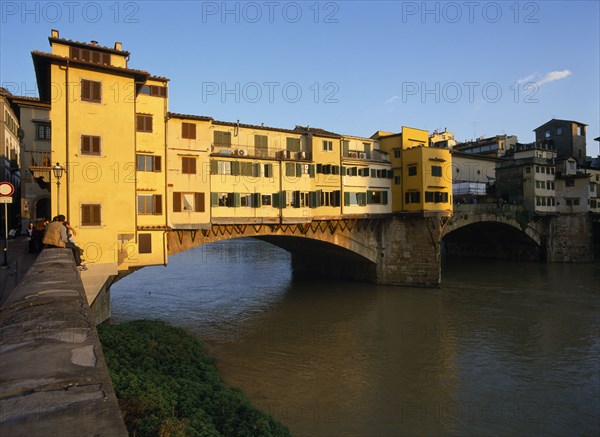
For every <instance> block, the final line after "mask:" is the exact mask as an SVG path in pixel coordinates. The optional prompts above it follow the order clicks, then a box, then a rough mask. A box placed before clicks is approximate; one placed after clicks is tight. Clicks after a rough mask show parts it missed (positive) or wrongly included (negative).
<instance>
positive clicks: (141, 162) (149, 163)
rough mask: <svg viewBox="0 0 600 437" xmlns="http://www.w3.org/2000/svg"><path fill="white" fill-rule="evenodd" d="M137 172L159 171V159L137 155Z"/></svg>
mask: <svg viewBox="0 0 600 437" xmlns="http://www.w3.org/2000/svg"><path fill="white" fill-rule="evenodd" d="M137 171H152V172H160V171H161V157H160V156H154V155H137Z"/></svg>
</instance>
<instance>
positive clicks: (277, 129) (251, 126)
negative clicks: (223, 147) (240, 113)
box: [213, 120, 298, 134]
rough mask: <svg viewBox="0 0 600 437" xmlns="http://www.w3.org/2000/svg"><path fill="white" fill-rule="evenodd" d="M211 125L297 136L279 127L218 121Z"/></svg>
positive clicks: (291, 131)
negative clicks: (271, 131)
mask: <svg viewBox="0 0 600 437" xmlns="http://www.w3.org/2000/svg"><path fill="white" fill-rule="evenodd" d="M213 124H218V125H221V126H233V127H243V128H247V129H263V130H274V131H278V132H286V133H290V134H297V133H298V132H296V131H293V130H291V129H283V128H280V127H269V126H262V125H261V126H257V125H254V124H244V123H237V122H230V121H220V120H213Z"/></svg>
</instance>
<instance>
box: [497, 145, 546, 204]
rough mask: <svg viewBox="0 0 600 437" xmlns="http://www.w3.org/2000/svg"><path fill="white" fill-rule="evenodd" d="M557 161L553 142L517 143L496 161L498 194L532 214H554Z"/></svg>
mask: <svg viewBox="0 0 600 437" xmlns="http://www.w3.org/2000/svg"><path fill="white" fill-rule="evenodd" d="M555 160H556V150H555V148H554V145H553V144H552V143H551V142H545V143H529V144H521V143H517V144H516V147H515V149H514V151H512V152H511V153H509V154H507V156H505V158H504V159H503V160H502V161H500V162H498V164H497V167H496V195H497V196H498V197H499V198H501V199H503V200H504V201H506V202H508V203H511V204H523V205H524V206H525V208H526V209H527V211H528V212H530V213H531V214H540V215H543V214H553V213H555V212H556V211H557V202H556V188H557V187H556V181H555V176H556V166H555Z"/></svg>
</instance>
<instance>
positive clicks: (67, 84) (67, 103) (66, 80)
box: [50, 60, 71, 220]
mask: <svg viewBox="0 0 600 437" xmlns="http://www.w3.org/2000/svg"><path fill="white" fill-rule="evenodd" d="M60 69H61V70H64V71H65V168H66V169H67V182H66V184H65V185H66V187H67V188H66V191H67V196H66V198H67V209H66V214H67V217H68V220H71V189H70V187H71V184H70V178H71V175H69V173H68V172H69V99H70V95H69V61H68V60H67V66H66V67H64V68H63V67H60ZM57 189H59V188H57ZM57 197H59V196H57ZM50 209H51V210H52V208H50ZM58 209H60V205H57V212H58Z"/></svg>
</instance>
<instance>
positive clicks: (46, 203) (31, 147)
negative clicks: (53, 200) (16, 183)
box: [10, 96, 52, 232]
mask: <svg viewBox="0 0 600 437" xmlns="http://www.w3.org/2000/svg"><path fill="white" fill-rule="evenodd" d="M10 102H11V104H12V107H13V108H14V109H15V113H17V114H18V116H19V123H20V126H21V134H22V135H21V144H20V146H21V160H20V165H21V217H22V220H21V222H22V223H21V232H25V230H26V229H27V226H28V224H29V223H30V222H31V223H35V222H38V221H40V220H44V219H47V220H50V219H51V218H52V216H51V210H50V178H51V176H52V174H51V173H52V172H51V166H52V162H51V160H50V157H51V156H50V144H51V136H52V126H51V123H50V103H47V102H42V101H40V99H38V98H35V97H22V96H10Z"/></svg>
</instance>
